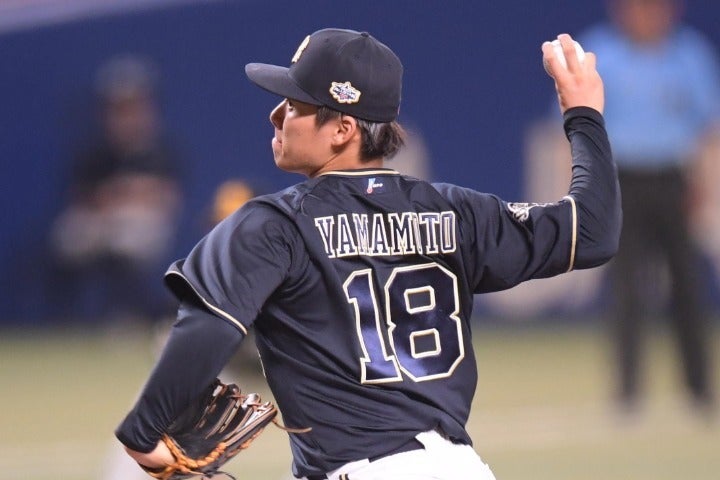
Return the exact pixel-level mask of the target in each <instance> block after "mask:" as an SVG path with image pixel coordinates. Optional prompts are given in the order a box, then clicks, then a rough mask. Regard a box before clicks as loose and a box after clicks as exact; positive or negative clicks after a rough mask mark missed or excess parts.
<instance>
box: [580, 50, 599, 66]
mask: <svg viewBox="0 0 720 480" xmlns="http://www.w3.org/2000/svg"><path fill="white" fill-rule="evenodd" d="M583 63H584V64H585V66H586V67H587V68H588V69H589V70H595V68H596V67H597V57H596V56H595V54H594V53H592V52H585V58H584V59H583Z"/></svg>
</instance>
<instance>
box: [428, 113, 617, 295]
mask: <svg viewBox="0 0 720 480" xmlns="http://www.w3.org/2000/svg"><path fill="white" fill-rule="evenodd" d="M564 120H565V122H564V128H565V133H566V135H567V137H568V140H569V141H570V145H571V150H572V179H571V183H570V186H569V192H568V195H567V196H565V197H564V198H563V199H561V200H559V201H558V202H555V203H545V204H538V203H510V202H505V201H503V200H501V199H500V198H498V197H496V196H493V195H488V194H483V193H479V192H475V191H473V190H470V189H464V188H459V187H453V186H450V185H444V186H436V188H437V189H438V191H439V192H441V194H443V195H444V196H445V197H446V198H447V199H448V200H449V201H450V203H451V204H452V205H454V207H455V208H456V209H457V210H458V212H459V216H460V218H461V221H460V229H461V232H460V234H461V235H462V236H463V242H464V243H468V244H469V245H470V246H469V248H468V249H467V251H466V252H465V253H464V255H465V257H466V259H465V261H466V262H467V263H469V268H468V270H469V274H468V278H470V279H471V286H472V288H473V289H474V291H475V292H476V293H482V292H491V291H497V290H504V289H507V288H510V287H513V286H515V285H517V284H519V283H521V282H523V281H526V280H531V279H535V278H545V277H550V276H554V275H558V274H560V273H564V272H568V271H570V270H573V269H581V268H592V267H595V266H598V265H601V264H603V263H605V262H607V261H608V260H609V259H610V258H612V256H613V255H614V253H615V252H616V251H617V245H618V242H619V236H620V228H621V223H622V212H621V209H620V188H619V186H618V181H617V169H616V167H615V163H614V162H613V159H612V153H611V150H610V143H609V141H608V137H607V132H606V130H605V125H604V121H603V118H602V115H601V114H600V113H599V112H597V111H595V110H593V109H591V108H587V107H576V108H572V109H569V110H568V111H567V112H566V113H565V116H564Z"/></svg>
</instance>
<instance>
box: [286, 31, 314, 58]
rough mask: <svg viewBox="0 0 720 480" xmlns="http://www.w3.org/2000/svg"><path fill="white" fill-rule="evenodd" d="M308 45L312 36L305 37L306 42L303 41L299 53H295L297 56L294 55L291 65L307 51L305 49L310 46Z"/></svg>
mask: <svg viewBox="0 0 720 480" xmlns="http://www.w3.org/2000/svg"><path fill="white" fill-rule="evenodd" d="M308 43H310V35H308V36H307V37H305V40H303V41H302V43H301V44H300V46H299V47H298V49H297V51H296V52H295V55H293V58H292V60H291V62H290V63H295V62H297V61H298V60H299V59H300V55H302V53H303V52H304V51H305V49H306V48H307V46H308Z"/></svg>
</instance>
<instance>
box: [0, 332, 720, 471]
mask: <svg viewBox="0 0 720 480" xmlns="http://www.w3.org/2000/svg"><path fill="white" fill-rule="evenodd" d="M717 333H718V332H715V335H714V337H713V342H714V352H718V351H719V350H720V338H719V337H720V336H719V335H718V334H717ZM475 339H476V344H477V352H476V353H477V359H478V365H479V371H480V381H479V384H478V391H477V394H476V399H475V405H474V410H473V414H472V416H471V419H470V424H469V429H470V431H471V434H472V435H473V437H474V438H475V442H476V444H475V446H476V449H477V451H478V452H480V454H481V455H482V456H483V458H484V459H485V461H486V462H488V463H489V464H490V466H491V467H492V469H493V471H494V472H495V475H496V476H497V478H498V480H520V479H533V480H571V479H572V480H576V479H583V480H595V479H597V480H612V479H622V480H625V479H631V480H665V479H667V480H671V479H672V480H677V479H678V478H681V479H685V480H714V479H717V478H718V475H719V474H718V472H720V422H718V420H716V421H715V422H714V423H708V422H707V421H705V420H703V419H701V418H700V417H698V416H697V415H694V414H693V412H692V411H691V410H690V408H689V407H688V405H687V404H686V402H685V397H684V396H683V391H682V390H681V389H680V380H679V377H678V372H677V366H676V363H675V361H676V358H677V357H676V355H675V351H674V350H673V349H672V344H671V341H670V339H669V338H667V337H666V335H665V334H663V333H658V334H656V335H655V336H654V337H653V338H652V339H651V341H650V343H649V345H648V357H647V361H646V364H647V365H648V367H649V368H648V375H647V384H648V388H647V389H648V398H647V402H646V408H645V409H644V410H643V411H642V413H641V414H640V415H638V416H634V417H632V418H623V417H620V416H619V415H618V414H617V412H615V411H614V410H613V408H612V404H611V402H610V392H611V388H610V385H611V380H612V378H611V370H610V366H611V365H610V362H609V358H610V357H609V349H608V345H607V343H606V338H605V337H604V336H603V335H602V334H601V333H599V332H598V331H596V330H593V329H592V328H584V329H569V328H566V327H563V328H560V327H554V328H542V329H541V328H522V327H517V328H511V327H508V328H504V327H503V328H488V327H481V328H477V329H476V330H475ZM153 345H154V341H153V340H152V339H151V338H144V337H143V336H139V335H125V336H119V335H110V334H107V333H105V334H102V333H90V334H82V335H81V334H69V333H65V334H59V333H54V334H48V333H46V332H35V333H33V334H28V333H24V334H19V333H15V332H9V331H0V385H1V386H2V395H1V396H0V412H1V413H0V415H1V419H2V421H0V476H1V477H2V478H3V479H6V480H14V479H17V480H51V479H52V480H64V479H68V480H70V479H72V480H90V479H93V480H95V479H100V480H104V479H118V480H120V479H122V480H133V479H134V478H144V477H143V476H142V475H140V476H139V477H135V476H133V475H131V474H118V473H117V472H116V471H115V470H114V469H113V468H111V467H110V465H114V462H113V461H111V460H109V458H110V457H111V456H112V455H115V454H117V453H118V452H119V444H118V443H117V442H115V441H114V437H113V436H112V432H113V428H114V427H115V425H116V424H117V423H118V422H119V421H120V420H121V418H122V416H123V415H124V413H125V412H126V411H127V409H128V408H129V406H130V405H131V404H132V402H133V399H134V396H135V395H136V393H137V391H138V389H139V388H140V386H141V385H142V382H143V381H144V379H145V377H146V376H147V374H148V372H149V369H150V368H151V366H152V364H153V361H154V358H155V352H154V349H153ZM718 360H719V359H718V355H717V354H715V355H714V361H715V373H716V377H717V376H718V374H719V373H720V363H719V362H718ZM233 380H235V381H238V382H239V383H240V384H241V385H243V386H244V387H245V390H246V391H251V390H255V391H258V392H259V393H261V394H263V395H264V396H266V397H269V393H268V392H267V389H266V387H265V385H264V383H263V380H262V378H260V377H258V376H257V375H253V374H251V373H248V372H246V373H245V374H244V375H243V374H242V373H241V374H240V375H239V376H238V378H233ZM717 383H718V384H720V379H718V382H717ZM121 458H122V457H121ZM289 463H290V456H289V452H288V447H287V438H286V434H285V433H284V432H283V431H281V430H280V429H277V428H275V427H274V426H270V427H268V428H267V429H266V431H265V433H264V434H263V435H262V436H261V437H260V438H259V439H258V440H257V441H256V443H255V444H254V445H253V446H252V448H251V449H250V450H248V451H246V452H243V454H241V455H239V456H238V457H236V459H234V460H233V461H232V462H231V463H230V468H229V471H230V472H231V473H234V474H236V475H237V476H238V478H241V479H262V480H282V479H285V478H287V476H288V472H289ZM130 467H132V468H134V466H133V465H130ZM131 471H132V470H131ZM131 477H132V478H131Z"/></svg>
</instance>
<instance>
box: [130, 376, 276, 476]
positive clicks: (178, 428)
mask: <svg viewBox="0 0 720 480" xmlns="http://www.w3.org/2000/svg"><path fill="white" fill-rule="evenodd" d="M277 413H278V410H277V407H275V405H273V404H272V403H271V402H264V403H262V401H261V400H260V396H259V395H258V394H256V393H250V394H248V395H243V394H241V393H240V388H239V387H238V386H237V385H235V384H227V385H226V384H224V383H222V382H221V381H220V380H219V379H216V380H215V382H214V383H213V384H212V385H211V386H210V387H209V388H208V390H207V391H206V392H205V394H203V395H201V396H200V398H199V399H198V400H197V401H196V402H195V403H194V404H193V405H191V406H190V407H188V408H187V409H186V410H185V412H183V414H182V415H180V416H179V417H178V418H177V419H176V420H175V421H174V422H173V423H172V424H171V425H170V427H169V428H168V431H167V433H166V434H165V435H163V437H162V441H163V442H164V443H165V445H167V447H168V449H169V450H170V452H171V453H172V454H173V456H174V457H175V461H174V463H173V464H171V465H168V466H166V467H165V468H161V469H150V468H147V467H144V466H142V465H140V466H141V467H142V468H143V470H145V471H146V472H147V473H148V474H149V475H150V476H152V477H154V478H158V479H161V480H180V479H185V478H190V477H193V476H203V477H205V476H207V477H211V476H212V475H214V474H216V473H223V472H219V471H218V469H219V468H220V467H222V466H223V465H224V464H225V463H226V462H227V461H228V460H230V459H231V458H232V457H234V456H235V455H237V454H238V453H239V452H240V451H241V450H244V449H246V448H247V447H249V446H250V444H251V443H252V442H253V440H255V438H256V437H257V436H258V435H259V434H260V432H262V430H263V429H264V428H265V427H266V426H267V425H268V423H270V422H272V421H273V420H274V419H275V416H276V415H277ZM226 475H227V474H226ZM228 476H230V475H228ZM230 477H231V478H232V476H230Z"/></svg>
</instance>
